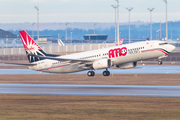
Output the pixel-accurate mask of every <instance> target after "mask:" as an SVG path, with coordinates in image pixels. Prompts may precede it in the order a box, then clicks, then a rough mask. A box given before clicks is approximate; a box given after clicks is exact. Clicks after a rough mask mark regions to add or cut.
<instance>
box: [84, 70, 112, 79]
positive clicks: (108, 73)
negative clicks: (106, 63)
mask: <svg viewBox="0 0 180 120" xmlns="http://www.w3.org/2000/svg"><path fill="white" fill-rule="evenodd" d="M102 74H103V76H109V75H110V72H109V71H108V69H106V71H104V72H103V73H102ZM87 75H88V76H89V77H93V76H94V75H95V72H94V71H92V70H91V71H88V72H87Z"/></svg>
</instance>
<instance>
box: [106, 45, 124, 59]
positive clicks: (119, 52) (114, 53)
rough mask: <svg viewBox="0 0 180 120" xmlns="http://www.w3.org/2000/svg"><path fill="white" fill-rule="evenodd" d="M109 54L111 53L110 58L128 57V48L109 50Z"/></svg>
mask: <svg viewBox="0 0 180 120" xmlns="http://www.w3.org/2000/svg"><path fill="white" fill-rule="evenodd" d="M108 53H109V58H115V57H121V56H126V55H127V48H126V47H122V48H116V49H111V50H109V52H108Z"/></svg>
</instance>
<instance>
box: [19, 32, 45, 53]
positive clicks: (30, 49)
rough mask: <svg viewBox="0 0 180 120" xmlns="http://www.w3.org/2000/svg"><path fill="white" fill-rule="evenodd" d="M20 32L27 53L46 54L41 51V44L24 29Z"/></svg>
mask: <svg viewBox="0 0 180 120" xmlns="http://www.w3.org/2000/svg"><path fill="white" fill-rule="evenodd" d="M19 34H20V36H21V40H22V43H23V45H24V48H25V50H26V52H27V54H35V55H39V54H40V55H43V56H45V55H44V54H43V53H42V52H41V48H40V47H39V45H38V44H37V43H36V42H35V41H34V40H33V39H32V38H31V37H30V36H29V35H28V34H27V33H26V32H25V31H24V30H23V31H19Z"/></svg>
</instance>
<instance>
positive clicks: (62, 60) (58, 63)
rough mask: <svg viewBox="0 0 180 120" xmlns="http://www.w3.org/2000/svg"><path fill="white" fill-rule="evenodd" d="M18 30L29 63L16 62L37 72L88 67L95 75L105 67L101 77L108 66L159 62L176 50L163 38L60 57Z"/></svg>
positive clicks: (90, 73)
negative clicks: (147, 60)
mask: <svg viewBox="0 0 180 120" xmlns="http://www.w3.org/2000/svg"><path fill="white" fill-rule="evenodd" d="M19 33H20V37H21V40H22V43H23V45H24V48H25V51H26V54H27V57H28V60H29V63H28V64H20V63H19V64H18V65H26V66H28V68H29V69H31V70H36V71H39V72H49V73H72V72H78V71H84V70H88V72H87V75H88V76H94V75H95V72H94V71H95V70H99V69H105V71H104V72H103V76H109V75H110V72H109V71H108V69H109V68H110V67H112V66H115V67H117V68H119V69H128V68H132V67H136V65H137V62H138V61H141V60H146V59H151V58H158V59H159V64H162V61H161V59H162V58H164V57H167V56H168V54H169V53H170V52H172V51H173V50H174V49H175V47H174V46H173V45H170V44H168V43H166V42H164V41H143V42H137V43H131V44H123V45H119V46H114V47H108V48H103V49H98V50H91V51H85V52H80V53H75V54H70V55H64V56H59V55H53V54H47V53H46V52H44V51H43V50H42V49H41V47H40V46H39V45H38V44H37V43H36V42H35V41H34V40H33V39H32V38H31V37H30V36H29V35H28V34H27V33H26V31H24V30H23V31H20V32H19Z"/></svg>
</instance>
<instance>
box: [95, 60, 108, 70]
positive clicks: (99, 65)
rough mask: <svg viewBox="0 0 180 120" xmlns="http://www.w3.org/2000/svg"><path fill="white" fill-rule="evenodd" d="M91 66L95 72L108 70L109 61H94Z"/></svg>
mask: <svg viewBox="0 0 180 120" xmlns="http://www.w3.org/2000/svg"><path fill="white" fill-rule="evenodd" d="M92 66H93V68H94V69H95V70H98V69H105V68H110V67H111V60H110V59H100V60H97V61H95V62H94V63H93V65H92Z"/></svg>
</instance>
